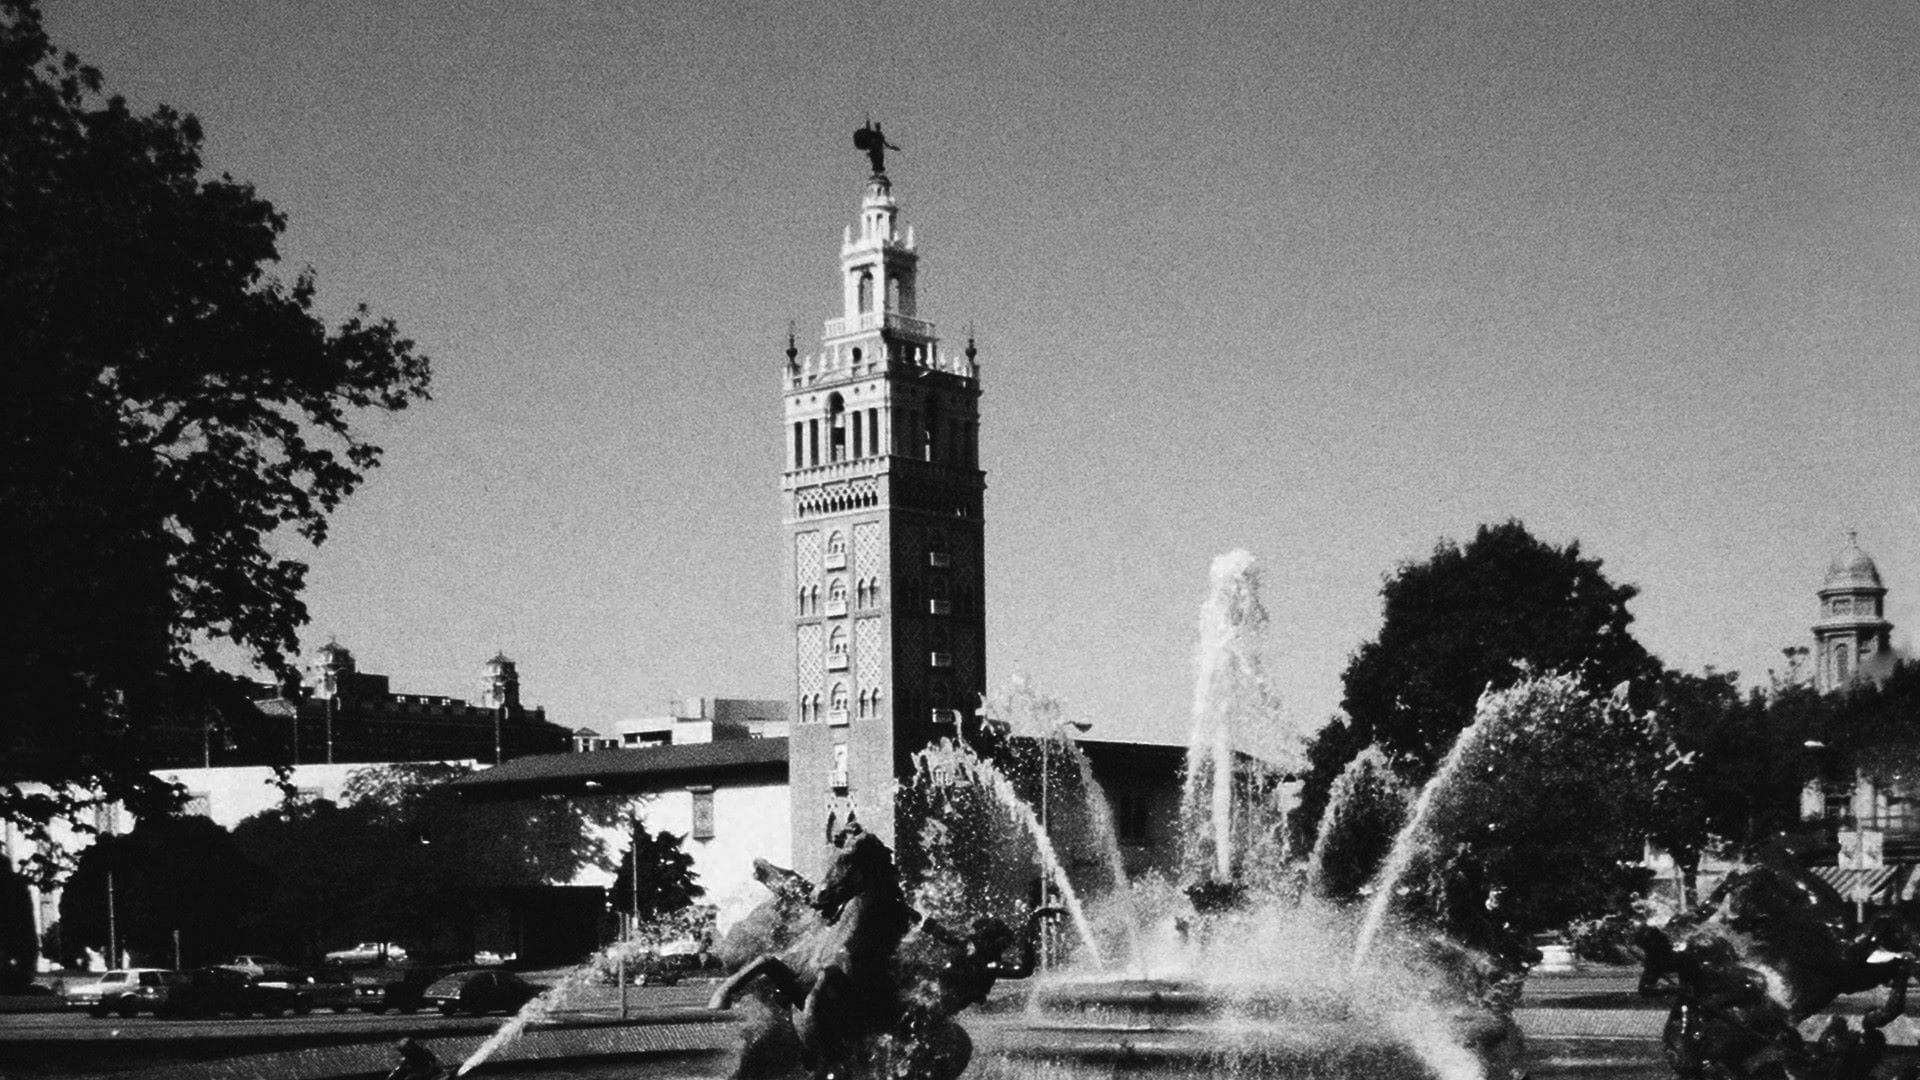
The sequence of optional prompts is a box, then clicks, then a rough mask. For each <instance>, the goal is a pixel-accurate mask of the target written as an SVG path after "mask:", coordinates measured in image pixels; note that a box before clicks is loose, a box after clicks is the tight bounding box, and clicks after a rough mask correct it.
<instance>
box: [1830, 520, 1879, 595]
mask: <svg viewBox="0 0 1920 1080" xmlns="http://www.w3.org/2000/svg"><path fill="white" fill-rule="evenodd" d="M1824 587H1825V588H1828V589H1880V588H1885V586H1883V585H1881V584H1880V568H1879V567H1877V566H1875V565H1874V564H1873V556H1871V555H1868V554H1867V553H1866V552H1864V551H1861V550H1860V545H1859V543H1858V542H1857V541H1856V540H1855V537H1854V534H1853V533H1848V534H1847V546H1846V547H1844V548H1841V549H1840V553H1839V554H1837V555H1835V556H1834V557H1833V561H1832V562H1830V563H1828V564H1827V583H1826V585H1825V586H1824Z"/></svg>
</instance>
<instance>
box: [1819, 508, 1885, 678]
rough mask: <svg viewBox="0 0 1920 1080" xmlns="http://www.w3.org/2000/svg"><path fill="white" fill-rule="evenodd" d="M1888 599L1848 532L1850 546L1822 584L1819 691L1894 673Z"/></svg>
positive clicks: (1870, 563)
mask: <svg viewBox="0 0 1920 1080" xmlns="http://www.w3.org/2000/svg"><path fill="white" fill-rule="evenodd" d="M1886 596H1887V587H1886V586H1885V585H1883V584H1881V581H1880V568H1879V567H1877V566H1875V565H1874V564H1873V557H1872V556H1870V555H1868V554H1867V553H1866V552H1864V551H1862V550H1860V543H1859V539H1858V537H1857V536H1856V535H1855V534H1853V533H1851V532H1850V533H1848V534H1847V546H1846V547H1844V548H1841V549H1840V552H1839V554H1837V555H1835V556H1834V557H1833V561H1832V562H1830V563H1828V564H1827V578H1826V582H1825V583H1824V584H1823V585H1821V586H1820V621H1819V622H1817V623H1814V624H1813V638H1814V643H1815V651H1816V654H1817V660H1816V663H1815V667H1814V687H1815V688H1816V689H1818V690H1821V691H1823V692H1824V691H1830V690H1840V689H1844V688H1846V687H1847V686H1850V685H1852V684H1853V683H1855V682H1858V681H1861V680H1868V681H1878V680H1879V679H1881V678H1884V677H1885V676H1886V674H1887V672H1888V671H1890V670H1891V669H1892V667H1893V659H1894V658H1893V650H1892V648H1891V646H1890V644H1889V638H1890V635H1891V634H1892V631H1893V624H1892V623H1890V622H1888V621H1887V620H1886V616H1885V611H1886Z"/></svg>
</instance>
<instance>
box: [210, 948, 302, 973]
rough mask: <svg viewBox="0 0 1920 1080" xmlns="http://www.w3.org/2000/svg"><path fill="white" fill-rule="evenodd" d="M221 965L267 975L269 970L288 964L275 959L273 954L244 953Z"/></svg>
mask: <svg viewBox="0 0 1920 1080" xmlns="http://www.w3.org/2000/svg"><path fill="white" fill-rule="evenodd" d="M220 966H221V967H230V968H238V969H239V970H241V971H245V972H248V973H250V974H254V975H265V974H266V973H267V972H268V971H271V970H273V969H275V968H284V967H286V966H287V965H285V964H283V963H281V962H280V961H278V960H275V959H274V958H273V957H271V956H261V955H259V954H257V953H243V954H241V955H239V956H236V957H234V958H233V959H231V960H229V961H227V962H226V963H224V964H222V965H220Z"/></svg>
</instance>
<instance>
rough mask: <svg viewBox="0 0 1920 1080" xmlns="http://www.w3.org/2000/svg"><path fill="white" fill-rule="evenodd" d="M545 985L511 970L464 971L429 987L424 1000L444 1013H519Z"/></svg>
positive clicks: (542, 990)
mask: <svg viewBox="0 0 1920 1080" xmlns="http://www.w3.org/2000/svg"><path fill="white" fill-rule="evenodd" d="M546 989H547V988H546V987H544V986H535V985H534V984H532V983H530V982H528V981H526V980H525V979H522V978H521V977H520V976H518V975H515V974H514V973H513V972H511V971H498V970H493V969H489V970H484V971H462V972H457V973H455V974H452V975H448V976H447V977H446V978H444V979H441V980H440V981H439V982H436V983H434V984H433V985H432V986H429V987H427V992H426V994H425V995H423V998H422V1000H423V1001H424V1002H425V1004H427V1005H430V1006H432V1007H434V1008H436V1009H439V1010H440V1013H441V1015H443V1016H452V1015H453V1014H455V1013H463V1012H464V1013H471V1014H472V1015H474V1016H479V1015H481V1014H483V1013H490V1012H518V1011H519V1010H520V1006H522V1005H525V1004H526V1003H527V1002H529V1001H532V1000H533V999H534V998H536V997H539V996H540V995H541V994H542V993H544V992H545V991H546Z"/></svg>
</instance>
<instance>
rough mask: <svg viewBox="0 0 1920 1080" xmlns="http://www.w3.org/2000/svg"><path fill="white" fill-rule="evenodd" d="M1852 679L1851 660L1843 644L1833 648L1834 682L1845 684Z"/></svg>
mask: <svg viewBox="0 0 1920 1080" xmlns="http://www.w3.org/2000/svg"><path fill="white" fill-rule="evenodd" d="M1852 677H1853V660H1852V657H1851V656H1850V655H1848V653H1847V646H1846V643H1845V642H1841V643H1840V644H1838V645H1835V646H1834V647H1833V678H1834V681H1835V682H1842V683H1844V682H1846V681H1847V680H1848V679H1850V678H1852Z"/></svg>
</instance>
